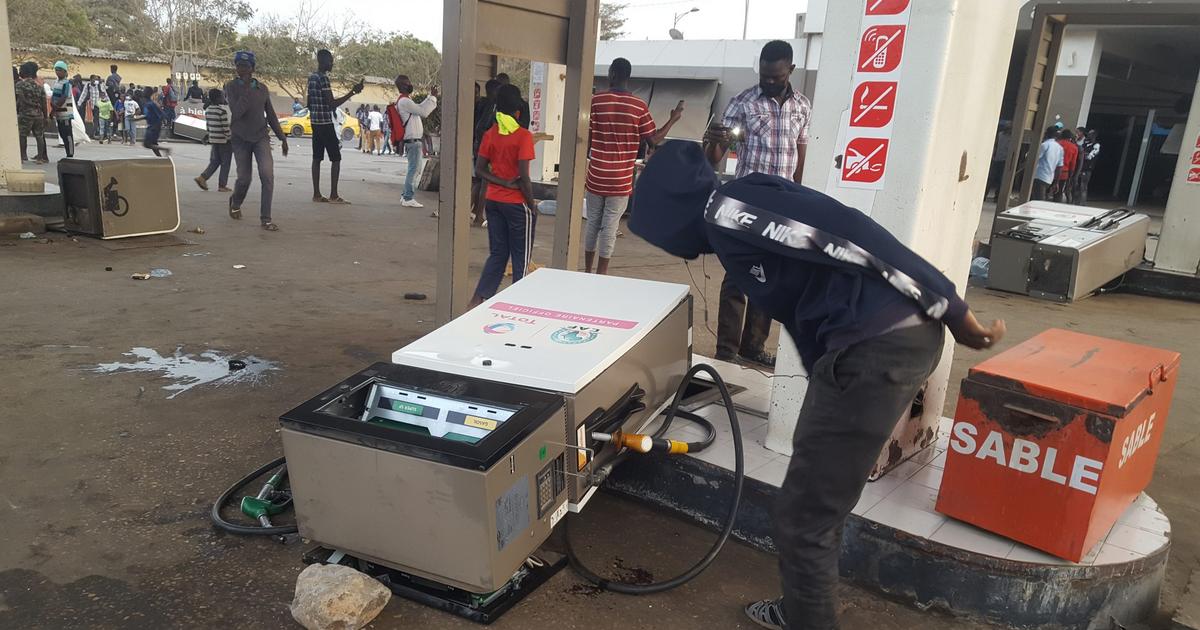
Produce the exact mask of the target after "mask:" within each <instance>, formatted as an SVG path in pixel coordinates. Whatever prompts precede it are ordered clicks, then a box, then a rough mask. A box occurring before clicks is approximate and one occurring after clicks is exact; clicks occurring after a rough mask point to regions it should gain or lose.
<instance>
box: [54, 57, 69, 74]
mask: <svg viewBox="0 0 1200 630" xmlns="http://www.w3.org/2000/svg"><path fill="white" fill-rule="evenodd" d="M54 69H55V70H62V71H63V72H66V71H67V62H65V61H63V60H61V59H60V60H58V61H55V62H54Z"/></svg>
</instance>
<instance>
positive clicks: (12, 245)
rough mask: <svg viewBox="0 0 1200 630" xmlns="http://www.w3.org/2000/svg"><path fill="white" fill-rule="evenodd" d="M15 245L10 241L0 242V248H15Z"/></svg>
mask: <svg viewBox="0 0 1200 630" xmlns="http://www.w3.org/2000/svg"><path fill="white" fill-rule="evenodd" d="M16 246H17V244H16V243H13V242H11V241H0V247H16Z"/></svg>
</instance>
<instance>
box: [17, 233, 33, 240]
mask: <svg viewBox="0 0 1200 630" xmlns="http://www.w3.org/2000/svg"><path fill="white" fill-rule="evenodd" d="M20 238H23V239H25V240H29V239H31V238H37V234H34V233H33V232H21V236H20Z"/></svg>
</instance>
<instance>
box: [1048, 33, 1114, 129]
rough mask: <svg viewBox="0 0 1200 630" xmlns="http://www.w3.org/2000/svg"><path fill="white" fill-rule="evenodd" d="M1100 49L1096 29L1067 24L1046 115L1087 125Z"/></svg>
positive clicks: (1066, 123)
mask: <svg viewBox="0 0 1200 630" xmlns="http://www.w3.org/2000/svg"><path fill="white" fill-rule="evenodd" d="M1101 52H1103V50H1102V47H1101V41H1100V34H1099V32H1098V31H1096V29H1094V28H1074V27H1067V29H1066V32H1065V33H1064V35H1063V42H1062V47H1061V48H1060V49H1059V54H1058V65H1057V68H1056V70H1055V77H1054V93H1053V94H1052V95H1051V98H1050V116H1051V117H1054V116H1060V117H1061V118H1060V120H1061V121H1062V123H1063V124H1064V125H1065V126H1067V127H1070V128H1072V129H1073V128H1075V127H1078V126H1087V119H1088V113H1089V112H1090V110H1091V106H1092V93H1093V91H1094V90H1095V89H1096V72H1097V70H1098V69H1099V66H1100V55H1101Z"/></svg>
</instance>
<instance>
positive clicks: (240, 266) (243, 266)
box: [233, 265, 246, 269]
mask: <svg viewBox="0 0 1200 630" xmlns="http://www.w3.org/2000/svg"><path fill="white" fill-rule="evenodd" d="M233 268H234V269H245V268H246V265H234V266H233Z"/></svg>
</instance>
